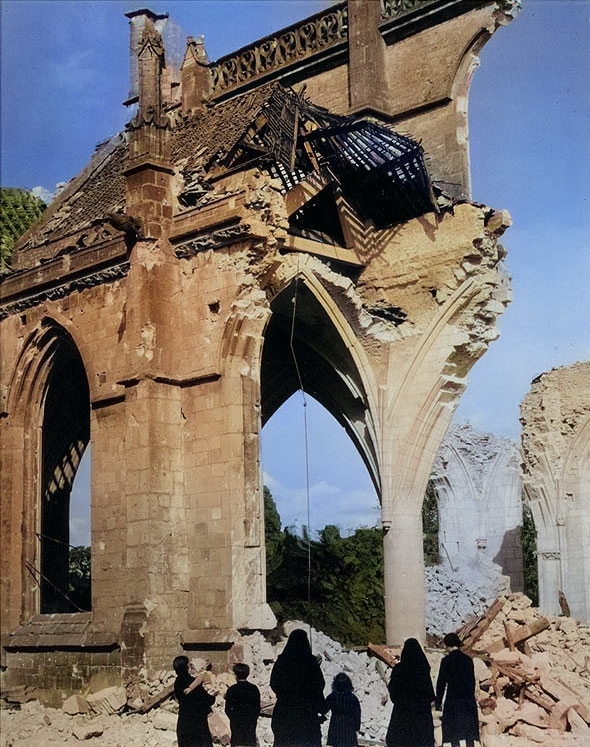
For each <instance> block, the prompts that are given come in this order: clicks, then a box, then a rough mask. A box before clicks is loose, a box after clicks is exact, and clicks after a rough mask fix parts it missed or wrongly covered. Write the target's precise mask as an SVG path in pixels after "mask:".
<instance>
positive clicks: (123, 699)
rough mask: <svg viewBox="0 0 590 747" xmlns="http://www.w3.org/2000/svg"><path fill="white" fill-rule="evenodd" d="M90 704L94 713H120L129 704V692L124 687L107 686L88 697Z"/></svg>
mask: <svg viewBox="0 0 590 747" xmlns="http://www.w3.org/2000/svg"><path fill="white" fill-rule="evenodd" d="M87 701H88V705H89V706H90V709H91V710H92V711H93V713H104V714H106V715H111V714H113V713H119V711H121V710H122V709H123V708H124V707H125V705H126V704H127V694H126V692H125V688H124V687H107V688H105V689H104V690H99V692H97V693H91V694H90V695H88V697H87Z"/></svg>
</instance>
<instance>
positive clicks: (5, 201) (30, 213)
mask: <svg viewBox="0 0 590 747" xmlns="http://www.w3.org/2000/svg"><path fill="white" fill-rule="evenodd" d="M46 207H47V206H46V205H45V203H44V202H43V201H42V200H40V199H39V198H38V197H35V196H34V195H32V194H31V193H30V192H27V190H26V189H17V188H14V187H2V188H1V189H0V271H1V270H5V269H6V268H7V267H8V265H9V261H10V257H11V255H12V249H13V247H14V243H15V241H16V240H17V239H18V238H20V237H21V236H22V235H23V234H24V233H25V231H26V230H27V229H28V228H29V227H30V226H32V225H33V223H36V222H37V221H38V220H39V218H40V217H41V216H42V215H43V213H44V211H45V209H46Z"/></svg>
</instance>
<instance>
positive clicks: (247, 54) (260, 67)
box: [209, 0, 520, 98]
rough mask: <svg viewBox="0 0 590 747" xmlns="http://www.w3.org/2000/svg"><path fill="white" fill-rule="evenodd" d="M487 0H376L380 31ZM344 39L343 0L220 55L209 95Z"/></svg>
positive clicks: (509, 1) (510, 1)
mask: <svg viewBox="0 0 590 747" xmlns="http://www.w3.org/2000/svg"><path fill="white" fill-rule="evenodd" d="M486 1H489V0H380V2H381V19H382V29H381V30H382V33H386V32H387V28H388V27H390V26H392V25H395V24H396V22H397V21H398V20H399V21H400V22H402V23H403V21H404V17H405V16H408V15H411V16H412V17H413V16H415V15H417V16H421V15H422V13H421V12H420V11H421V10H424V13H425V14H427V13H429V12H432V10H433V9H432V8H431V6H434V7H435V9H437V8H439V9H440V8H442V9H444V8H446V7H450V6H456V7H457V9H460V8H461V7H465V6H466V4H468V3H469V2H475V3H478V2H479V3H481V4H484V3H485V2H486ZM497 2H498V4H499V5H510V6H512V5H517V4H519V3H520V0H497ZM347 39H348V4H347V2H346V0H343V1H342V2H339V3H338V4H335V5H333V6H332V7H331V8H329V9H328V10H326V11H322V12H320V13H317V14H316V15H314V16H310V17H309V18H306V19H305V20H303V21H300V22H299V23H296V24H293V25H292V26H288V27H287V28H285V29H283V30H282V31H278V32H277V33H276V34H273V35H271V36H267V37H265V38H264V39H260V40H258V41H256V42H254V43H253V44H251V45H249V46H247V47H243V48H242V49H240V50H238V51H237V52H234V53H232V54H229V55H226V56H225V57H221V58H220V59H219V60H217V62H213V63H211V65H210V67H209V71H210V76H211V96H212V98H219V97H220V96H222V95H223V94H224V93H226V92H229V91H231V90H232V89H237V88H240V87H241V86H244V85H246V84H247V83H248V82H249V81H251V80H253V79H255V78H262V77H264V76H272V74H273V73H277V72H278V71H280V70H281V69H282V68H287V67H288V66H290V65H293V64H296V63H298V62H301V61H302V60H305V59H307V58H311V57H314V56H318V55H321V54H322V53H325V52H327V51H329V50H331V49H333V48H335V47H337V46H338V45H339V44H342V43H343V42H346V41H347Z"/></svg>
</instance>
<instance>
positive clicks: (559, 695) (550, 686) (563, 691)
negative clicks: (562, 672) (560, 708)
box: [540, 674, 590, 723]
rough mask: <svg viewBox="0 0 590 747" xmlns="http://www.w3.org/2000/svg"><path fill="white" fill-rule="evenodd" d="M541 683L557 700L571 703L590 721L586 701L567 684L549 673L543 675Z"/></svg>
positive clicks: (589, 710)
mask: <svg viewBox="0 0 590 747" xmlns="http://www.w3.org/2000/svg"><path fill="white" fill-rule="evenodd" d="M540 684H541V687H542V688H543V690H545V692H546V693H549V695H551V697H553V698H555V700H558V701H559V700H562V701H564V702H565V703H569V704H570V706H571V707H572V708H575V710H576V711H577V712H578V713H579V714H580V716H582V718H583V719H584V720H585V721H586V722H587V723H590V708H589V707H588V706H587V705H586V704H585V703H582V702H581V701H580V698H579V697H578V695H577V694H576V693H575V692H574V691H573V690H570V688H569V687H567V685H564V684H563V683H562V682H558V681H557V680H556V679H554V678H553V677H550V676H549V675H547V674H544V675H542V676H541V682H540Z"/></svg>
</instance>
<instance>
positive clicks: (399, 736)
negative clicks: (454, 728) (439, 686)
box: [385, 638, 434, 747]
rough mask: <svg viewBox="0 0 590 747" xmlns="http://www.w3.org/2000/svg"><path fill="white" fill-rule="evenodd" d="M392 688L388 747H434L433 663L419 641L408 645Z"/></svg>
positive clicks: (396, 668) (410, 642)
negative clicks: (431, 676) (431, 668)
mask: <svg viewBox="0 0 590 747" xmlns="http://www.w3.org/2000/svg"><path fill="white" fill-rule="evenodd" d="M388 689H389V695H390V697H391V700H392V702H393V711H392V713H391V721H390V722H389V728H388V729H387V734H386V736H385V743H386V744H387V747H434V723H433V721H432V710H431V704H432V701H433V700H434V688H433V686H432V680H431V679H430V664H429V663H428V659H427V658H426V655H425V654H424V651H422V647H421V646H420V644H419V643H418V641H417V640H416V639H415V638H408V640H407V641H406V642H405V643H404V647H403V649H402V653H401V656H400V661H399V664H396V666H395V667H394V668H393V670H392V672H391V678H390V680H389V686H388Z"/></svg>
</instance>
